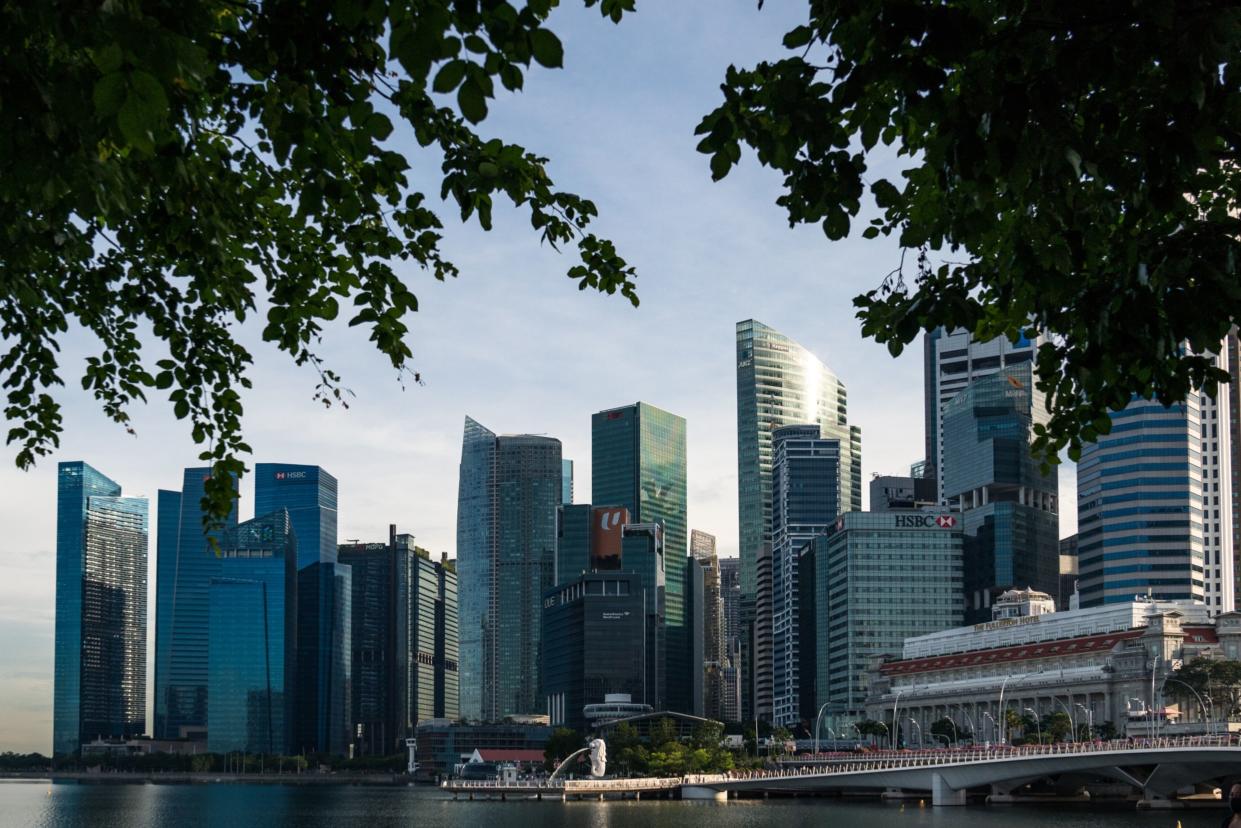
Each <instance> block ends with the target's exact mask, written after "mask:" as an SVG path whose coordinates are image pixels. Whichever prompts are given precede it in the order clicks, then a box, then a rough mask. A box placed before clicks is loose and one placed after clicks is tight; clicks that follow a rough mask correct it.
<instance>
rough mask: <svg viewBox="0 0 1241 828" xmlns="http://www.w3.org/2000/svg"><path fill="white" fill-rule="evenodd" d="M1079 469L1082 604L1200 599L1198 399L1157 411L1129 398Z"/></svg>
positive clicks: (1202, 483) (1202, 511) (1202, 509)
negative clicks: (1141, 598) (1146, 597)
mask: <svg viewBox="0 0 1241 828" xmlns="http://www.w3.org/2000/svg"><path fill="white" fill-rule="evenodd" d="M1110 416H1111V420H1112V427H1111V431H1110V433H1109V434H1108V435H1107V436H1106V437H1103V438H1101V439H1100V440H1098V441H1097V442H1094V443H1089V444H1087V445H1086V446H1084V447H1083V449H1082V456H1081V459H1080V460H1079V461H1078V469H1077V511H1078V518H1077V523H1078V543H1077V549H1078V567H1079V589H1080V591H1081V601H1082V606H1084V607H1096V606H1101V605H1104V604H1114V603H1128V602H1130V601H1132V600H1133V598H1134V596H1135V595H1150V596H1151V597H1153V598H1156V599H1159V600H1165V601H1176V600H1197V601H1205V600H1206V597H1207V590H1206V580H1207V575H1206V567H1207V564H1206V549H1205V541H1204V534H1205V532H1204V523H1205V520H1206V517H1205V516H1206V509H1207V508H1209V507H1206V506H1205V505H1204V495H1203V490H1204V488H1209V487H1210V485H1211V483H1212V482H1215V481H1213V480H1207V479H1204V476H1203V456H1202V451H1201V447H1202V442H1203V434H1204V423H1203V420H1202V411H1201V408H1200V405H1199V398H1198V395H1197V394H1194V395H1191V397H1190V398H1189V399H1188V400H1187V401H1186V402H1184V403H1180V404H1176V405H1172V406H1166V407H1165V406H1163V405H1161V404H1160V403H1158V402H1153V401H1146V400H1135V401H1134V402H1132V403H1130V404H1129V405H1128V406H1127V407H1126V408H1124V409H1123V410H1121V411H1115V412H1112V413H1111V415H1110Z"/></svg>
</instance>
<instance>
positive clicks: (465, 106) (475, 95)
mask: <svg viewBox="0 0 1241 828" xmlns="http://www.w3.org/2000/svg"><path fill="white" fill-rule="evenodd" d="M457 106H459V107H461V114H462V115H464V116H465V117H466V119H467V120H468V121H469V122H470V123H473V124H477V123H478V122H479V121H481V120H483V119H484V118H486V117H487V101H486V100H485V99H484V98H483V91H482V90H481V89H480V88H479V87H478V84H477V83H475V82H474V80H473V78H471V79H470V80H467V81H466V82H465V83H463V84H461V88H460V89H458V90H457Z"/></svg>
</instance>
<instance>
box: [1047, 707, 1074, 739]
mask: <svg viewBox="0 0 1241 828" xmlns="http://www.w3.org/2000/svg"><path fill="white" fill-rule="evenodd" d="M1051 700H1052V701H1054V702H1055V703H1056V704H1058V705H1060V706H1061V707H1063V708H1064V712H1065V713H1066V714H1068V717H1069V729H1070V730H1071V731H1072V738H1071V739H1069V741H1070V742H1076V741H1077V719H1075V718H1074V717H1073V708H1071V707H1069V706H1068V705H1067V704H1065V703H1064V702H1062V701H1060V699H1059V698H1058V697H1056V696H1052V697H1051Z"/></svg>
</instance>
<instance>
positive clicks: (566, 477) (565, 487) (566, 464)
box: [560, 460, 573, 503]
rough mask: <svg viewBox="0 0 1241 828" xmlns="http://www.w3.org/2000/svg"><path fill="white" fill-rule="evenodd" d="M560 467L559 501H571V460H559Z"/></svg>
mask: <svg viewBox="0 0 1241 828" xmlns="http://www.w3.org/2000/svg"><path fill="white" fill-rule="evenodd" d="M560 468H561V475H560V480H561V488H560V502H561V503H572V502H573V461H572V460H561V461H560Z"/></svg>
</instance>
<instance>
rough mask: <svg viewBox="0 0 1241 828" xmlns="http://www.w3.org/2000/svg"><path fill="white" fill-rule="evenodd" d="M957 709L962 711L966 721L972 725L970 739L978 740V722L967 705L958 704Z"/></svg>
mask: <svg viewBox="0 0 1241 828" xmlns="http://www.w3.org/2000/svg"><path fill="white" fill-rule="evenodd" d="M957 710H959V711H961V716H962V717H964V718H965V721H966V723H967V724H968V725H969V726H970V741H971V742H976V741H978V723H977V722H976V721H975V720H974V717H973V716H971V715H970V714H969V711H967V710H966V709H965V705H961V704H959V705H957Z"/></svg>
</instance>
